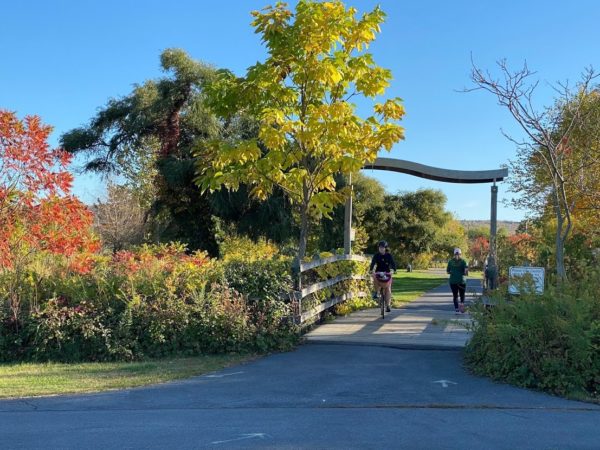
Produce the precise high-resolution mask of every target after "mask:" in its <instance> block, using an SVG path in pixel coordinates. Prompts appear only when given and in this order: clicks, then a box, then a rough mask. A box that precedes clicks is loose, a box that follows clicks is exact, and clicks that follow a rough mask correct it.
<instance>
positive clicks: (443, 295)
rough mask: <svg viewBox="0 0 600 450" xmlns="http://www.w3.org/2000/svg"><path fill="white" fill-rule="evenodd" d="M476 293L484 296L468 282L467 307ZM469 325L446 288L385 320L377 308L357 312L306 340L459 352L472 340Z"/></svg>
mask: <svg viewBox="0 0 600 450" xmlns="http://www.w3.org/2000/svg"><path fill="white" fill-rule="evenodd" d="M394 282H395V283H398V282H400V283H401V282H402V281H394ZM475 293H481V281H480V280H478V279H468V280H467V299H466V303H467V305H468V304H469V303H470V302H471V301H472V300H473V298H474V294H475ZM470 323H471V318H470V316H469V314H468V313H465V314H461V315H456V314H455V312H454V306H453V304H452V293H451V292H450V288H449V286H448V285H447V284H443V285H441V286H439V287H437V288H435V289H433V290H431V291H429V292H427V293H425V294H424V295H422V296H421V297H419V298H418V299H416V300H414V301H412V302H410V303H407V304H405V305H403V306H402V307H400V308H397V309H392V312H391V313H388V314H386V316H385V319H381V316H380V314H379V309H378V308H374V309H368V310H363V311H357V312H355V313H352V314H350V315H348V316H346V317H338V318H336V319H335V320H334V321H333V322H331V323H326V324H323V325H319V326H317V327H316V328H315V329H314V330H312V331H310V332H309V333H307V334H306V336H305V338H306V341H307V343H326V344H352V345H357V344H359V345H378V346H384V347H395V348H416V349H434V350H459V349H462V348H463V347H464V346H465V345H466V343H467V341H468V339H469V337H470V333H469V331H468V330H467V328H466V327H467V325H468V324H470Z"/></svg>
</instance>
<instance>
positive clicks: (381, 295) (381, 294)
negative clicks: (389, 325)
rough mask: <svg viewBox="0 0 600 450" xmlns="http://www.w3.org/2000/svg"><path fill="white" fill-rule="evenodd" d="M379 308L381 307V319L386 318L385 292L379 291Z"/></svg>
mask: <svg viewBox="0 0 600 450" xmlns="http://www.w3.org/2000/svg"><path fill="white" fill-rule="evenodd" d="M379 306H380V307H381V318H382V319H383V318H385V291H384V290H383V288H381V289H379Z"/></svg>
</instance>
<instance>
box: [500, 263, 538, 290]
mask: <svg viewBox="0 0 600 450" xmlns="http://www.w3.org/2000/svg"><path fill="white" fill-rule="evenodd" d="M544 274H545V271H544V268H543V267H510V268H509V269H508V292H509V293H511V294H519V287H518V283H519V279H520V278H522V277H525V276H531V278H532V279H533V283H534V285H535V292H536V294H541V293H543V292H544Z"/></svg>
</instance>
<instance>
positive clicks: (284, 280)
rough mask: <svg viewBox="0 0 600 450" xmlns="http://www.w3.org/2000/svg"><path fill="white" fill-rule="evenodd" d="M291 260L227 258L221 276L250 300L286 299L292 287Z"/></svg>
mask: <svg viewBox="0 0 600 450" xmlns="http://www.w3.org/2000/svg"><path fill="white" fill-rule="evenodd" d="M290 270H291V261H289V260H287V259H273V260H262V261H242V260H229V261H227V262H225V263H224V264H223V276H224V278H225V280H227V283H228V285H229V286H230V287H231V288H233V289H235V290H236V291H238V292H240V293H241V294H243V295H246V296H247V297H248V298H249V299H250V300H251V301H256V300H264V299H271V300H281V299H287V294H288V293H289V292H290V290H291V289H292V288H293V282H292V276H291V272H290Z"/></svg>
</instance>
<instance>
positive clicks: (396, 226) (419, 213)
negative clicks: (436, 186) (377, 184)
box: [365, 189, 456, 259]
mask: <svg viewBox="0 0 600 450" xmlns="http://www.w3.org/2000/svg"><path fill="white" fill-rule="evenodd" d="M445 204H446V196H445V195H444V194H443V193H442V192H441V191H437V190H433V189H421V190H418V191H416V192H407V193H403V194H397V195H387V196H386V197H385V199H384V202H383V204H382V205H381V206H379V207H377V208H374V209H373V211H372V214H371V215H369V217H367V218H366V219H365V227H366V228H367V230H368V233H369V235H370V236H374V237H376V239H377V240H378V239H385V240H387V241H388V242H389V243H390V245H391V247H392V249H393V250H394V251H395V252H396V253H398V254H402V255H404V257H405V258H406V259H411V258H414V257H415V256H416V255H418V254H420V253H426V252H435V251H438V250H439V247H440V245H441V244H442V240H441V239H440V237H441V236H442V230H443V229H444V227H445V226H446V225H447V224H448V223H449V222H450V221H451V220H452V216H451V214H450V213H449V212H447V211H445ZM451 245H454V246H456V243H453V244H451Z"/></svg>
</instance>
